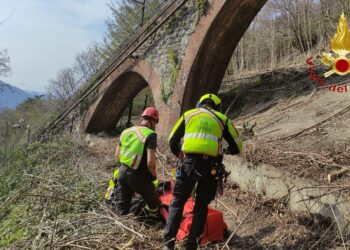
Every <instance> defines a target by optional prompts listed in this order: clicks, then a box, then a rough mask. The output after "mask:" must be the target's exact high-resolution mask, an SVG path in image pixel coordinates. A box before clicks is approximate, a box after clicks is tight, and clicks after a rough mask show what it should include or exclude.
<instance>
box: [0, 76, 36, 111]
mask: <svg viewBox="0 0 350 250" xmlns="http://www.w3.org/2000/svg"><path fill="white" fill-rule="evenodd" d="M38 94H39V93H38V92H36V91H24V90H22V89H20V88H17V87H15V86H12V85H10V84H7V83H5V82H3V81H1V80H0V111H1V110H2V109H4V108H11V109H13V108H16V106H17V105H18V104H21V103H22V102H24V101H25V100H27V99H28V98H29V97H33V96H35V95H38Z"/></svg>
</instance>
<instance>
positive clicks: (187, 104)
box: [172, 0, 266, 110]
mask: <svg viewBox="0 0 350 250" xmlns="http://www.w3.org/2000/svg"><path fill="white" fill-rule="evenodd" d="M265 2H266V0H244V1H224V0H217V1H212V4H211V6H210V9H209V10H208V12H207V14H206V15H205V16H203V17H202V18H201V19H200V21H199V23H198V25H197V27H196V31H195V33H194V34H193V35H192V37H191V39H190V41H189V44H188V46H187V49H186V53H185V57H184V59H183V65H182V67H181V75H182V79H179V82H178V84H177V86H176V87H177V89H176V90H175V93H176V94H175V95H174V96H173V100H172V102H173V103H175V102H177V100H182V110H188V109H190V108H192V107H193V106H194V104H195V103H196V101H197V100H198V99H199V97H200V96H201V95H202V94H204V93H206V92H214V93H217V92H218V91H219V88H220V85H221V81H222V79H223V77H224V74H225V71H226V69H227V66H228V64H229V61H230V58H231V57H232V55H233V52H234V50H235V48H236V46H237V44H238V42H239V40H240V39H241V37H242V36H243V34H244V33H245V31H246V30H247V29H248V27H249V25H250V24H251V22H252V21H253V19H254V18H255V16H256V15H257V14H258V12H259V11H260V9H261V8H262V6H263V5H264V4H265ZM183 76H185V77H183Z"/></svg>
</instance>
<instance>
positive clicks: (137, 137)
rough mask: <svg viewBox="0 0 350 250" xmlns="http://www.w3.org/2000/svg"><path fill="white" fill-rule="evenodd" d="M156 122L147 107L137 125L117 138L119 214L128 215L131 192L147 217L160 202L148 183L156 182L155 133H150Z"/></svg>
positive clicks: (155, 210) (156, 211)
mask: <svg viewBox="0 0 350 250" xmlns="http://www.w3.org/2000/svg"><path fill="white" fill-rule="evenodd" d="M158 121H159V113H158V111H157V110H156V109H155V108H153V107H148V108H146V109H145V110H144V112H143V113H142V116H141V125H140V126H133V127H131V128H128V129H125V130H124V131H123V132H122V133H121V135H120V138H119V145H118V146H117V149H116V153H115V155H116V157H117V160H119V162H120V164H121V167H120V168H119V171H118V173H117V178H116V180H117V182H118V188H117V192H118V196H119V199H118V202H117V209H118V210H119V212H120V214H121V215H125V214H128V213H129V210H130V207H131V200H132V197H133V195H134V192H136V193H138V194H140V195H141V197H142V198H143V199H144V201H145V202H146V204H147V205H146V207H145V209H146V211H147V212H148V214H149V215H153V216H156V215H158V207H159V203H160V202H159V198H158V195H157V193H156V190H155V186H154V185H153V183H152V181H155V180H157V168H156V156H155V150H156V147H157V134H156V133H155V131H154V130H155V127H156V124H157V123H158Z"/></svg>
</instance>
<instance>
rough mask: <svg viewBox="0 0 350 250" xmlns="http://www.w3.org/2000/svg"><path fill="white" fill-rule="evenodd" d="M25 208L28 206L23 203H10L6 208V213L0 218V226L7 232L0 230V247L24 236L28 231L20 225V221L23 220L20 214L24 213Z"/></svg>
mask: <svg viewBox="0 0 350 250" xmlns="http://www.w3.org/2000/svg"><path fill="white" fill-rule="evenodd" d="M27 210H28V208H27V207H26V206H23V205H18V206H15V205H11V206H10V207H9V208H8V209H7V212H8V214H7V215H6V216H5V218H1V220H0V228H2V229H5V230H6V231H8V232H6V231H5V232H3V230H0V248H5V247H7V246H8V245H9V244H11V243H13V242H15V241H19V240H22V239H24V238H25V236H26V235H27V233H28V231H27V229H26V228H24V227H21V226H20V223H21V222H22V220H23V218H22V216H23V215H25V213H26V211H27ZM1 217H2V216H1ZM3 233H4V234H3ZM1 236H2V237H1Z"/></svg>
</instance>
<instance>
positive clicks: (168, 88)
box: [160, 48, 180, 103]
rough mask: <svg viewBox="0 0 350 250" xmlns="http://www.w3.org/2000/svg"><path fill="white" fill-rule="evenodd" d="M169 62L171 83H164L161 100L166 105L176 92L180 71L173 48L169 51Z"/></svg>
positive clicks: (161, 88) (161, 89) (161, 87)
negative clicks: (175, 87)
mask: <svg viewBox="0 0 350 250" xmlns="http://www.w3.org/2000/svg"><path fill="white" fill-rule="evenodd" d="M168 60H169V67H170V82H168V83H167V84H164V83H162V84H161V86H160V92H161V98H162V100H163V101H164V102H165V103H167V102H168V100H169V98H170V97H171V95H172V94H173V92H174V86H175V83H176V80H177V76H178V74H179V70H180V65H179V63H178V59H177V55H176V53H175V50H174V49H173V48H170V49H169V51H168Z"/></svg>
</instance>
